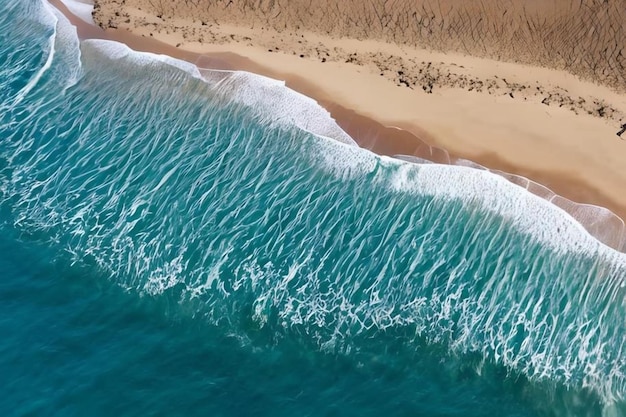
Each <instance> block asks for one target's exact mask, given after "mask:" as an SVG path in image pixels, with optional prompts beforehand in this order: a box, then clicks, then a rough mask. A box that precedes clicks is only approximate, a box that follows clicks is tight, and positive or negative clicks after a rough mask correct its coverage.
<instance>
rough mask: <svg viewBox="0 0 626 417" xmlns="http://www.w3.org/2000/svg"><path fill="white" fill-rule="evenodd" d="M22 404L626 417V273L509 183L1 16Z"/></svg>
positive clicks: (151, 58)
mask: <svg viewBox="0 0 626 417" xmlns="http://www.w3.org/2000/svg"><path fill="white" fill-rule="evenodd" d="M0 11H1V12H2V13H0V63H1V64H0V110H1V111H0V277H2V278H1V281H0V310H1V311H2V313H1V315H0V332H1V334H2V336H3V337H2V338H1V339H0V353H1V354H0V369H1V370H2V371H1V372H0V384H1V385H2V386H4V387H6V388H5V390H4V391H5V392H6V393H8V395H4V396H3V397H2V398H1V399H0V410H1V411H2V414H3V415H113V413H117V415H181V416H182V415H185V416H189V415H211V416H214V415H218V416H219V415H223V416H243V415H268V416H269V415H271V416H276V415H290V416H292V415H355V416H357V415H358V416H367V415H372V416H380V415H385V414H387V415H402V416H404V415H407V416H408V415H415V416H455V415H458V416H494V415H498V416H602V415H604V416H623V415H626V402H625V400H626V340H625V335H626V329H625V318H626V301H625V300H626V288H625V287H626V261H625V255H624V254H621V253H618V252H615V251H613V250H611V249H609V248H608V247H606V246H604V245H602V244H600V243H599V242H598V241H597V240H595V239H593V238H592V237H590V236H589V235H588V234H587V233H586V232H585V231H584V229H582V227H581V226H580V225H578V224H577V223H576V222H574V221H573V220H572V219H571V218H570V217H569V216H568V215H566V214H565V213H564V212H562V211H560V210H559V209H556V208H555V207H554V206H552V205H550V204H549V203H547V202H545V201H543V200H541V199H539V198H537V197H535V196H532V195H530V194H529V193H527V192H526V191H525V190H523V189H521V188H519V187H516V186H514V185H512V184H510V183H508V182H507V181H505V180H504V179H502V178H500V177H497V176H495V175H493V174H490V173H488V172H484V171H478V170H473V169H470V168H464V167H454V166H439V165H416V164H409V163H406V162H402V161H397V160H393V159H389V158H381V157H378V156H375V155H373V154H371V153H369V152H368V151H365V150H361V149H359V148H358V147H356V146H355V145H354V142H353V141H352V140H351V139H350V138H349V137H348V136H347V135H346V134H345V133H343V132H342V131H341V130H340V129H339V128H338V127H337V126H336V125H335V124H334V123H333V122H332V120H331V119H330V118H329V117H328V115H327V114H326V113H325V112H324V111H323V110H322V109H320V108H319V107H317V106H316V105H315V103H313V102H311V101H310V100H308V99H306V98H304V97H302V96H299V95H297V94H295V93H292V92H289V91H288V90H286V89H285V88H284V87H283V86H282V85H281V84H279V83H275V82H272V81H270V80H267V79H263V78H261V77H257V76H253V75H250V74H246V73H225V72H207V71H203V72H200V71H198V70H197V69H196V68H195V67H193V66H191V65H190V64H186V63H184V62H180V61H176V60H173V59H171V58H167V57H163V56H156V55H150V54H140V53H136V52H133V51H131V50H129V49H128V48H126V47H125V46H123V45H120V44H117V43H113V42H108V41H93V40H91V41H83V42H80V43H79V41H78V39H77V37H76V34H75V31H74V29H73V27H71V26H70V25H69V23H68V22H67V21H66V20H65V19H64V18H63V17H62V16H61V15H59V14H58V13H56V12H55V11H54V9H52V8H50V7H49V6H47V4H44V3H42V2H40V1H39V0H19V1H16V2H0Z"/></svg>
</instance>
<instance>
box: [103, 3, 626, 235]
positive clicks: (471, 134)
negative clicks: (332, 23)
mask: <svg viewBox="0 0 626 417" xmlns="http://www.w3.org/2000/svg"><path fill="white" fill-rule="evenodd" d="M141 1H143V0H126V2H125V4H123V5H120V8H119V9H118V10H117V11H112V14H111V19H110V20H111V22H113V19H117V20H115V22H114V25H115V26H119V27H126V28H128V29H130V30H131V31H132V32H133V33H135V34H138V35H142V36H145V38H146V41H147V40H148V39H152V38H156V39H160V40H162V41H165V42H166V43H168V44H170V45H178V46H179V47H181V48H180V49H182V48H184V49H186V50H191V51H195V52H198V53H212V54H213V55H212V56H213V57H215V56H216V55H215V53H223V55H221V58H222V62H226V64H225V65H227V66H230V67H232V68H235V69H247V70H252V71H254V72H257V73H261V74H264V75H269V76H273V77H275V78H281V79H285V80H287V82H288V85H290V86H292V87H293V88H294V89H296V90H298V91H301V92H303V93H305V94H307V95H309V96H312V97H313V98H315V99H317V100H318V101H320V102H321V103H322V104H324V105H325V106H326V107H327V108H329V109H331V111H333V115H334V116H335V117H336V118H337V119H338V120H339V122H340V124H341V125H342V127H344V128H346V130H348V132H349V133H351V134H352V135H354V136H359V135H360V136H362V138H361V144H362V145H365V146H367V147H369V148H371V149H373V150H375V151H377V152H380V153H389V154H393V153H413V154H420V155H422V156H427V157H430V159H435V160H441V161H443V162H447V159H449V158H448V154H447V152H445V151H438V150H436V151H435V154H430V155H425V154H424V152H425V149H427V151H426V153H428V152H430V148H429V147H424V146H421V147H420V146H419V145H417V146H416V145H415V144H411V143H410V142H411V139H410V138H409V139H406V140H403V141H400V139H399V138H400V136H402V135H398V134H395V135H394V134H391V133H392V132H390V131H388V130H387V131H385V132H384V134H380V133H379V134H378V135H376V141H375V142H376V143H375V144H371V143H370V144H367V143H365V142H367V141H364V140H363V137H365V136H367V134H366V135H363V132H364V131H365V133H368V132H369V133H371V130H372V129H375V128H373V127H372V124H371V123H369V124H368V123H363V122H362V121H360V122H358V123H352V122H351V120H353V119H351V118H350V117H346V112H348V113H349V111H346V110H345V108H348V109H355V110H357V112H358V113H360V114H361V115H365V116H368V117H371V118H373V119H375V120H378V121H380V122H381V123H383V124H384V125H393V126H400V127H402V128H405V129H407V130H409V131H411V132H414V133H416V134H417V135H418V136H420V137H421V138H423V139H426V141H427V142H430V143H431V144H434V145H436V146H440V147H442V148H445V149H447V150H449V151H450V152H451V153H452V154H453V157H454V156H458V157H463V158H467V159H470V160H473V161H477V162H479V163H481V164H483V165H486V166H488V167H490V168H496V169H501V170H504V171H508V172H513V173H516V174H520V175H524V176H527V177H529V178H531V179H533V180H536V181H539V182H541V183H543V184H545V185H548V186H549V187H550V188H552V189H553V190H555V191H556V192H558V193H559V194H561V195H564V196H566V197H568V198H571V199H573V200H576V201H580V202H585V203H591V204H598V205H602V206H605V207H608V208H610V209H611V210H613V211H614V212H616V213H618V214H619V215H620V216H622V217H626V193H624V192H623V191H622V190H623V189H624V185H625V184H626V163H625V162H624V161H626V142H624V141H621V140H620V139H619V138H618V137H617V136H616V135H615V132H616V131H617V129H618V126H619V124H620V123H621V121H622V120H624V114H625V113H626V96H624V95H621V94H618V93H616V92H614V91H613V90H610V89H608V88H605V87H599V86H597V85H594V84H592V83H588V82H581V81H579V80H578V79H577V78H576V77H574V76H572V75H569V74H566V73H563V72H557V71H554V70H547V69H542V68H536V67H527V66H521V65H519V64H506V63H502V62H497V61H491V60H485V59H478V58H472V57H468V56H464V55H458V54H457V55H455V54H450V53H449V54H442V53H436V52H429V51H425V50H420V49H416V48H411V47H407V46H403V47H399V46H396V45H392V44H388V43H383V42H379V41H372V40H369V41H358V40H352V39H335V38H332V37H329V36H322V35H319V34H314V33H309V32H301V31H300V32H298V33H295V32H292V33H285V32H283V33H279V32H277V31H274V30H269V29H263V30H259V28H258V27H244V26H232V25H226V24H217V23H215V22H213V23H207V22H204V23H203V22H202V21H200V20H196V21H188V20H185V19H168V20H167V21H163V19H161V18H158V17H156V16H153V15H151V14H149V13H146V10H145V9H144V10H139V8H140V7H141V8H142V9H143V8H144V7H142V5H141ZM131 2H132V3H133V4H135V3H137V4H136V5H137V6H138V7H136V8H134V7H131V6H130V3H131ZM109 5H110V4H109ZM104 10H105V9H104V8H96V13H95V17H96V20H97V21H98V20H99V21H102V16H103V15H102V14H101V13H103V11H104ZM99 13H100V14H99ZM115 13H118V14H119V16H116V15H115ZM205 23H206V24H205ZM207 30H208V31H209V32H207ZM124 32H125V31H119V30H113V31H109V34H110V35H111V36H113V37H115V38H116V39H117V40H122V41H126V42H127V43H129V44H131V46H133V47H134V48H136V49H144V50H153V51H154V50H159V48H161V50H162V48H163V46H162V45H161V46H158V45H155V44H151V45H150V44H149V42H144V43H143V44H142V42H140V41H138V40H137V39H131V38H132V37H129V36H128V35H127V34H124ZM199 33H200V34H201V35H200V36H207V37H208V38H207V39H209V40H211V42H214V43H206V42H197V41H192V39H196V38H195V37H197V36H198V34H199ZM207 33H208V34H207ZM202 34H204V35H202ZM209 36H210V37H209ZM203 40H204V41H206V39H203ZM133 42H134V45H133V44H132V43H133ZM180 49H179V50H176V49H174V48H171V49H169V50H166V51H164V52H166V53H168V54H170V55H178V56H179V57H182V58H186V59H193V56H192V55H189V54H186V53H185V52H184V51H182V50H180ZM270 50H271V52H270ZM178 51H180V53H179V52H178ZM231 52H236V54H237V55H233V54H231ZM301 55H302V56H303V57H301ZM241 57H246V58H249V59H242V58H241ZM200 64H202V62H200ZM211 65H215V61H214V60H213V61H212V62H211ZM420 70H421V71H420ZM381 74H382V75H381ZM424 87H425V88H424ZM333 103H334V104H333ZM333 109H334V110H333ZM338 109H339V110H338ZM338 114H339V117H337V115H338ZM348 116H349V115H348ZM381 127H382V126H381ZM364 129H365V130H364ZM371 136H372V135H370V137H371ZM400 142H403V143H402V144H400ZM418 148H419V149H418ZM613 224H614V225H615V227H616V228H617V227H618V224H617V223H613Z"/></svg>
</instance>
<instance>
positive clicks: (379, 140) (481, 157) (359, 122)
mask: <svg viewBox="0 0 626 417" xmlns="http://www.w3.org/2000/svg"><path fill="white" fill-rule="evenodd" d="M52 3H53V4H54V5H55V6H57V7H59V8H60V9H64V10H62V11H64V12H66V13H67V10H65V8H64V6H63V5H59V4H58V2H57V1H52ZM74 23H75V24H77V25H78V26H79V35H80V36H81V37H83V38H85V37H99V38H109V39H113V40H117V41H120V42H124V43H126V44H128V45H129V46H130V47H132V48H133V49H136V50H142V51H149V52H155V53H164V54H167V55H170V56H174V57H177V58H181V59H185V60H187V61H190V62H196V63H197V64H198V65H199V66H201V67H209V68H216V69H233V70H246V71H251V72H254V73H258V74H261V75H266V76H270V77H273V78H277V79H283V80H286V83H287V85H288V86H289V87H291V88H293V89H294V90H296V91H299V92H301V93H303V94H305V95H307V96H310V97H312V98H314V99H316V100H317V101H318V102H319V103H320V104H321V105H323V106H324V107H325V108H326V109H327V110H329V111H330V112H331V115H332V116H333V118H335V119H336V120H337V122H338V124H339V125H340V126H341V127H342V128H343V129H344V130H346V132H347V133H348V134H350V135H351V136H352V137H353V138H355V140H357V142H358V143H359V144H360V146H362V147H364V148H367V149H370V150H372V151H374V152H376V153H379V154H384V155H398V154H403V155H415V156H418V157H421V158H424V159H428V160H431V161H435V162H440V163H451V162H455V161H456V160H457V159H459V158H463V159H470V160H472V161H474V162H476V163H478V164H480V165H483V166H487V167H489V168H490V169H492V170H499V171H503V172H512V173H514V174H517V175H522V176H524V177H528V178H530V179H532V180H533V181H537V182H539V183H541V184H544V185H546V186H548V187H549V188H551V189H552V190H554V191H555V192H556V193H558V194H560V195H562V196H564V197H566V198H567V199H571V200H574V201H578V202H583V203H588V204H594V205H599V206H603V207H607V208H609V209H610V210H612V211H613V212H614V213H617V214H618V215H619V216H621V217H622V218H626V199H623V198H622V199H620V198H615V197H616V195H615V194H614V193H611V192H606V191H607V190H606V189H602V187H597V186H594V185H590V184H589V183H588V182H586V181H583V180H581V177H580V175H572V171H571V170H569V171H568V170H558V171H557V170H551V169H542V168H545V166H542V165H541V164H539V169H538V168H537V167H536V166H533V165H532V164H525V163H524V162H525V161H524V160H523V159H522V160H521V163H520V161H519V160H518V158H513V161H511V158H503V157H502V155H501V152H495V151H494V152H484V150H480V149H479V150H478V152H477V151H476V149H471V147H467V146H465V148H469V149H464V145H466V144H464V143H461V144H460V146H456V147H450V148H452V149H453V151H452V153H449V152H447V151H445V150H443V149H442V148H441V147H440V146H437V145H440V144H441V141H440V140H438V139H439V138H440V135H436V134H435V135H433V134H432V132H429V131H427V130H426V129H421V128H420V127H419V125H418V124H417V123H416V122H415V121H414V120H410V119H409V120H408V121H407V120H404V121H403V120H396V122H395V123H393V124H394V125H395V126H402V127H404V128H405V129H398V128H395V127H389V126H388V125H387V124H388V123H381V121H380V120H374V119H373V118H371V117H369V116H370V114H368V113H367V112H360V111H354V110H351V109H350V108H348V107H346V106H345V104H346V103H345V101H344V102H341V100H335V99H334V98H335V96H334V95H333V93H334V92H333V91H328V90H327V89H324V88H321V87H320V85H319V83H316V82H315V80H314V78H313V77H309V78H305V77H303V76H302V75H300V73H299V72H296V71H289V66H285V67H284V69H285V70H284V71H279V70H277V68H276V66H277V65H278V66H280V62H279V63H278V64H277V63H276V62H273V65H264V64H267V63H268V62H267V61H266V62H262V60H260V59H257V60H254V59H251V58H249V57H245V56H242V55H240V54H236V53H233V52H219V51H216V50H215V48H214V49H213V52H211V53H203V54H200V53H198V51H197V49H198V48H199V46H196V48H189V49H196V51H188V50H185V49H182V48H180V47H176V46H173V45H168V44H166V43H162V42H159V41H157V40H155V39H154V36H145V34H143V35H144V36H141V35H134V34H132V33H130V32H129V31H126V30H111V29H109V30H107V31H106V32H103V31H100V30H99V29H98V28H94V27H90V26H88V25H86V24H83V23H82V22H77V21H76V19H74ZM165 40H167V39H165ZM170 40H171V39H170ZM203 46H205V48H204V49H207V48H206V45H203ZM223 46H225V48H223V50H225V51H228V50H229V49H237V48H231V47H232V46H233V45H229V44H227V45H223ZM217 49H220V48H217ZM240 49H241V48H240ZM256 52H257V53H260V51H256ZM263 52H265V51H263ZM270 54H272V53H269V52H266V55H267V56H269V57H272V58H273V57H274V56H276V54H275V53H274V54H273V55H270ZM248 55H250V54H248ZM287 58H291V59H295V60H296V61H300V62H302V60H303V59H302V58H299V57H298V56H296V57H291V56H289V57H287ZM320 63H321V62H320ZM318 64H319V63H318ZM348 64H349V63H348ZM310 73H311V72H309V74H310ZM320 75H322V74H320ZM366 75H369V74H366ZM385 88H389V86H388V85H385ZM392 88H393V86H392ZM355 92H358V91H355ZM366 94H368V93H367V92H366ZM369 94H370V95H371V92H370V93H369ZM355 95H357V96H358V94H355ZM340 96H341V95H340ZM381 98H384V97H381ZM496 105H498V104H497V103H496ZM387 107H393V106H387ZM355 108H358V107H357V106H355ZM559 110H561V111H562V109H559ZM562 113H565V112H562ZM570 113H571V112H570ZM451 116H452V117H453V115H451ZM568 116H575V115H574V114H570V115H568ZM585 117H588V118H590V119H592V120H593V119H597V117H596V118H592V117H591V116H589V115H587V116H585ZM383 120H384V119H383ZM605 125H606V127H607V129H606V130H607V131H609V130H610V129H611V128H612V126H611V125H610V124H607V123H605ZM611 139H612V140H614V141H617V140H618V139H617V138H616V137H615V138H611ZM559 150H560V149H558V148H557V149H555V152H558V151H559ZM625 155H626V154H625ZM568 162H571V161H568ZM548 167H551V165H548ZM570 167H571V164H570ZM559 171H561V172H559ZM622 184H623V183H620V186H621V185H622ZM541 193H544V191H543V190H542V191H541ZM617 197H620V196H617ZM555 200H556V203H557V204H558V205H560V206H561V207H563V208H565V209H566V210H567V211H568V212H570V214H572V215H574V217H576V218H578V219H579V220H580V221H581V223H583V224H584V223H585V222H587V223H589V213H588V212H587V213H583V214H582V215H581V214H580V212H581V210H580V207H576V206H573V205H572V204H570V203H569V202H566V201H565V200H564V199H560V198H555ZM582 208H584V206H583V207H582ZM583 211H584V210H583ZM603 215H604V214H603ZM577 216H578V217H577ZM603 224H604V226H603V227H604V228H605V229H607V228H611V229H614V230H613V231H612V233H613V234H614V235H619V233H621V230H622V228H623V226H622V223H621V221H620V220H619V219H617V218H613V219H609V220H607V221H604V223H603ZM587 228H588V230H589V227H587ZM590 231H591V230H590ZM596 232H597V231H596ZM600 234H602V231H600ZM612 239H614V240H619V237H612ZM613 246H614V245H613Z"/></svg>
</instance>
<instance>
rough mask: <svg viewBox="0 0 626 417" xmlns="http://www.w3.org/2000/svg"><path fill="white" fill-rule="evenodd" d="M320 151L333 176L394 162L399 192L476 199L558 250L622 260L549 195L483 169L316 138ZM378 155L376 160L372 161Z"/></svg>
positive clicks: (622, 262) (392, 183) (395, 185)
mask: <svg viewBox="0 0 626 417" xmlns="http://www.w3.org/2000/svg"><path fill="white" fill-rule="evenodd" d="M319 146H320V156H321V159H322V160H323V161H324V162H325V163H326V167H327V169H329V170H330V171H331V172H333V173H334V174H335V175H337V176H345V175H346V174H345V173H346V172H349V173H350V175H352V176H354V175H361V176H364V175H367V174H368V173H371V172H374V171H375V169H376V168H375V165H376V164H377V163H380V164H381V165H383V166H388V167H395V170H396V171H395V175H394V176H393V178H392V179H383V181H389V186H390V187H392V188H393V189H395V190H397V191H398V192H409V193H416V194H420V195H433V196H438V197H440V198H448V199H459V200H461V201H465V202H467V203H470V202H473V203H478V204H480V205H481V206H482V207H484V209H485V210H488V211H491V212H494V213H497V214H499V215H502V216H505V217H507V218H509V219H510V220H511V221H512V222H513V223H514V224H516V225H517V227H518V228H519V229H521V230H523V231H524V232H526V233H529V234H531V235H532V236H534V237H535V238H537V239H540V241H541V242H542V243H544V244H545V245H547V246H549V247H551V248H554V249H555V250H557V251H560V252H563V251H574V252H588V253H598V252H602V253H603V254H604V255H606V256H608V257H609V258H612V259H614V260H615V261H618V262H619V263H620V265H623V266H626V254H624V253H621V252H617V251H616V250H615V249H613V248H611V247H610V246H607V245H605V244H603V242H601V241H600V240H598V239H597V238H596V237H595V236H592V235H591V234H590V233H589V231H588V230H587V229H585V227H583V225H582V224H581V223H580V222H579V221H577V220H576V219H574V217H572V216H571V215H570V214H569V213H567V212H566V211H564V210H563V209H561V208H560V207H559V206H557V205H555V204H552V203H551V202H550V201H548V200H545V199H543V198H541V197H540V196H537V195H535V194H533V193H531V192H529V191H527V190H526V189H523V188H521V187H519V186H517V185H515V184H513V183H511V182H510V181H508V180H506V179H505V178H503V177H502V176H500V175H497V174H495V173H492V172H491V171H489V170H485V169H475V168H473V167H471V168H470V167H467V166H462V165H442V164H432V163H427V164H420V163H415V161H414V160H412V159H411V158H408V161H405V160H400V159H397V158H390V157H386V156H379V155H376V154H373V153H372V152H370V151H367V150H364V149H361V148H359V149H351V148H350V147H346V146H342V144H340V143H336V142H334V143H333V142H331V141H324V140H320V142H319ZM376 161H379V162H376Z"/></svg>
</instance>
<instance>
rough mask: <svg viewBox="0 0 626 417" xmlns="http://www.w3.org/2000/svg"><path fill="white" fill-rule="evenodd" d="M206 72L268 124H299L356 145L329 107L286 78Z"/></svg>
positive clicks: (316, 132)
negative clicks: (292, 85) (304, 92)
mask: <svg viewBox="0 0 626 417" xmlns="http://www.w3.org/2000/svg"><path fill="white" fill-rule="evenodd" d="M203 75H204V76H205V78H206V79H207V80H212V81H215V82H216V85H215V86H216V89H217V91H218V92H220V93H222V94H224V95H225V96H227V97H229V98H230V99H231V100H233V101H234V102H236V103H242V104H244V105H246V106H249V107H250V108H252V109H255V110H257V111H258V114H259V115H260V116H261V120H262V121H263V122H264V123H266V124H268V125H283V126H297V127H299V128H300V129H302V130H305V131H307V132H311V133H313V134H316V135H319V136H323V137H327V138H332V139H334V140H337V141H339V142H343V143H346V144H349V145H354V146H356V142H355V141H354V139H352V137H350V135H348V134H347V133H346V132H344V131H343V130H342V129H341V128H340V127H339V126H338V125H337V123H336V122H335V120H334V119H333V118H332V117H331V115H330V113H329V112H328V111H327V110H326V109H324V108H323V107H322V106H320V105H319V103H318V102H317V101H315V100H313V99H312V98H310V97H307V96H305V95H304V94H300V93H298V92H297V91H295V90H292V89H291V88H288V87H287V86H286V85H285V82H284V81H279V80H275V79H272V78H268V77H264V76H262V75H257V74H253V73H250V72H246V71H217V70H203Z"/></svg>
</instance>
